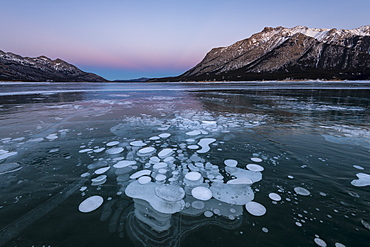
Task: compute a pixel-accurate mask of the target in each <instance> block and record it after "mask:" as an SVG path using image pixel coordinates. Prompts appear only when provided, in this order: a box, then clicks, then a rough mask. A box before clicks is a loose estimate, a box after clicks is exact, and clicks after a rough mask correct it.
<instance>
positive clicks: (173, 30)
mask: <svg viewBox="0 0 370 247" xmlns="http://www.w3.org/2000/svg"><path fill="white" fill-rule="evenodd" d="M359 6H360V7H361V8H359ZM2 8H3V14H2V15H1V16H0V21H1V22H2V23H8V25H3V26H1V27H0V32H1V33H2V41H1V42H0V50H3V51H4V52H12V53H15V54H19V55H21V56H25V57H38V56H42V55H44V56H47V57H49V58H50V59H53V60H54V59H56V58H60V59H62V60H64V61H66V62H68V63H71V64H73V65H75V66H76V67H78V68H79V69H81V70H83V71H86V72H91V73H95V74H97V75H100V76H102V77H104V78H106V79H108V80H129V79H136V78H141V77H146V78H158V77H170V76H178V75H180V74H182V73H184V72H185V71H187V70H188V69H190V68H192V67H194V66H195V65H196V64H198V63H199V62H200V61H201V60H202V59H203V58H204V56H205V55H206V54H207V52H209V51H210V50H211V49H212V48H215V47H225V46H228V45H231V44H233V43H235V42H237V41H239V40H243V39H245V38H248V37H250V36H251V35H252V34H254V33H257V32H260V31H262V30H263V28H264V27H278V26H283V27H287V28H291V27H294V26H298V25H302V26H307V27H309V28H337V29H355V28H358V27H361V26H364V25H369V23H370V18H369V16H368V13H367V12H368V11H367V10H368V9H369V8H370V2H369V1H365V0H354V1H353V2H351V5H348V3H347V2H345V1H342V0H340V1H332V0H328V1H318V0H315V1H312V2H310V4H307V3H300V2H295V1H291V0H284V1H279V2H276V1H272V0H263V1H260V2H258V3H248V2H245V1H242V0H233V1H228V2H227V3H226V2H223V1H220V0H216V1H212V2H211V1H201V2H199V1H194V0H191V1H186V2H185V1H184V2H182V1H181V2H176V3H174V2H172V1H168V0H165V1H162V2H160V3H153V2H150V1H148V0H141V1H136V2H134V3H131V2H120V1H115V0H109V1H104V3H103V2H99V1H95V2H87V1H83V0H75V1H72V0H66V1H64V2H63V4H58V3H54V2H49V1H46V0H36V1H32V2H29V1H11V2H7V3H3V4H2ZM138 13H139V14H138ZM230 27H231V28H230Z"/></svg>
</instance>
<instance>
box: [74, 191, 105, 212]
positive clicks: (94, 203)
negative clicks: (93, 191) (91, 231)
mask: <svg viewBox="0 0 370 247" xmlns="http://www.w3.org/2000/svg"><path fill="white" fill-rule="evenodd" d="M103 202H104V199H103V197H101V196H99V195H95V196H90V197H89V198H86V199H85V200H84V201H82V202H81V203H80V205H79V206H78V210H79V211H80V212H82V213H89V212H92V211H94V210H96V209H98V208H99V207H100V206H101V205H102V204H103Z"/></svg>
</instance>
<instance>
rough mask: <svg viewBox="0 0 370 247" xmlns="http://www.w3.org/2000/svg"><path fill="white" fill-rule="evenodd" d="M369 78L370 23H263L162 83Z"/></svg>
mask: <svg viewBox="0 0 370 247" xmlns="http://www.w3.org/2000/svg"><path fill="white" fill-rule="evenodd" d="M284 79H339V80H347V79H348V80H351V79H353V80H358V79H363V80H365V79H370V25H367V26H362V27H359V28H356V29H351V30H346V29H335V28H333V29H319V28H308V27H305V26H296V27H294V28H284V27H275V28H273V27H265V28H264V29H263V30H262V31H261V32H259V33H255V34H253V35H251V36H250V37H249V38H246V39H243V40H240V41H237V42H235V43H234V44H232V45H230V46H226V47H217V48H213V49H211V51H209V52H208V53H207V54H206V56H205V57H204V58H203V60H202V61H201V62H200V63H198V64H197V65H196V66H194V67H193V68H191V69H190V70H188V71H186V72H185V73H183V74H182V75H180V76H178V77H168V78H162V79H159V80H158V81H169V80H172V81H211V80H221V81H222V80H230V81H231V80H236V81H238V80H239V81H240V80H247V81H248V80H284Z"/></svg>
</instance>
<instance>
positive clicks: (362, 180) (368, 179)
mask: <svg viewBox="0 0 370 247" xmlns="http://www.w3.org/2000/svg"><path fill="white" fill-rule="evenodd" d="M356 176H357V177H358V179H354V180H352V182H351V184H352V185H353V186H356V187H365V186H368V185H370V175H369V174H366V173H357V174H356Z"/></svg>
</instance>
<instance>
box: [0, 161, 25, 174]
mask: <svg viewBox="0 0 370 247" xmlns="http://www.w3.org/2000/svg"><path fill="white" fill-rule="evenodd" d="M20 169H22V166H20V165H19V164H18V163H5V164H0V175H2V174H6V173H11V172H16V171H19V170H20Z"/></svg>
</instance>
